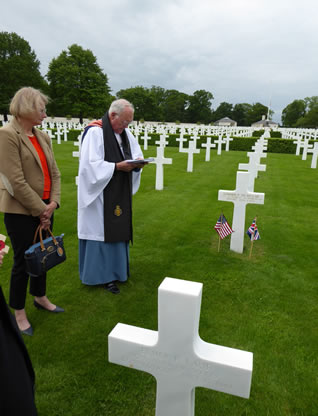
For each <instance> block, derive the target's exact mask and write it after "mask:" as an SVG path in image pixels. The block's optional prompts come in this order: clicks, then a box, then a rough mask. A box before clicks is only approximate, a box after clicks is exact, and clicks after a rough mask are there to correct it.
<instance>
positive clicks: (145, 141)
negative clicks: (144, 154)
mask: <svg viewBox="0 0 318 416" xmlns="http://www.w3.org/2000/svg"><path fill="white" fill-rule="evenodd" d="M141 139H142V140H143V141H144V150H148V141H149V140H151V137H150V136H148V131H147V130H145V132H144V135H143V136H142V137H141Z"/></svg>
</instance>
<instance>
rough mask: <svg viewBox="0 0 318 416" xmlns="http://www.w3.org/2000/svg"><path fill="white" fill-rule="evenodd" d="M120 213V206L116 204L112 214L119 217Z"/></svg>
mask: <svg viewBox="0 0 318 416" xmlns="http://www.w3.org/2000/svg"><path fill="white" fill-rule="evenodd" d="M122 213H123V211H122V209H121V208H120V206H119V205H116V208H115V209H114V214H115V215H116V217H120V216H121V214H122Z"/></svg>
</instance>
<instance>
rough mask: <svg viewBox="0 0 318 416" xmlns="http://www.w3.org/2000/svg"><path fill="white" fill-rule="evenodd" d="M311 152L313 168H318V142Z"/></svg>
mask: <svg viewBox="0 0 318 416" xmlns="http://www.w3.org/2000/svg"><path fill="white" fill-rule="evenodd" d="M310 153H312V159H311V166H310V167H311V168H312V169H316V167H317V157H318V142H315V143H314V147H313V149H311V150H310Z"/></svg>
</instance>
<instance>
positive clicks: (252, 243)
mask: <svg viewBox="0 0 318 416" xmlns="http://www.w3.org/2000/svg"><path fill="white" fill-rule="evenodd" d="M253 244H254V235H253V240H252V242H251V248H250V255H249V256H248V258H249V259H250V258H251V257H252V250H253Z"/></svg>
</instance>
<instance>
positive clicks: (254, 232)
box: [246, 218, 261, 240]
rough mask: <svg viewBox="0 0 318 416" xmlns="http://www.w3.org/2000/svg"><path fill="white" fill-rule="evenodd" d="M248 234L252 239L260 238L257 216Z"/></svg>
mask: <svg viewBox="0 0 318 416" xmlns="http://www.w3.org/2000/svg"><path fill="white" fill-rule="evenodd" d="M246 234H247V235H248V236H249V238H250V239H251V240H259V239H260V238H261V237H260V235H259V232H258V228H257V225H256V218H254V220H253V222H252V224H251V225H250V226H249V228H248V230H247V231H246Z"/></svg>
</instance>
